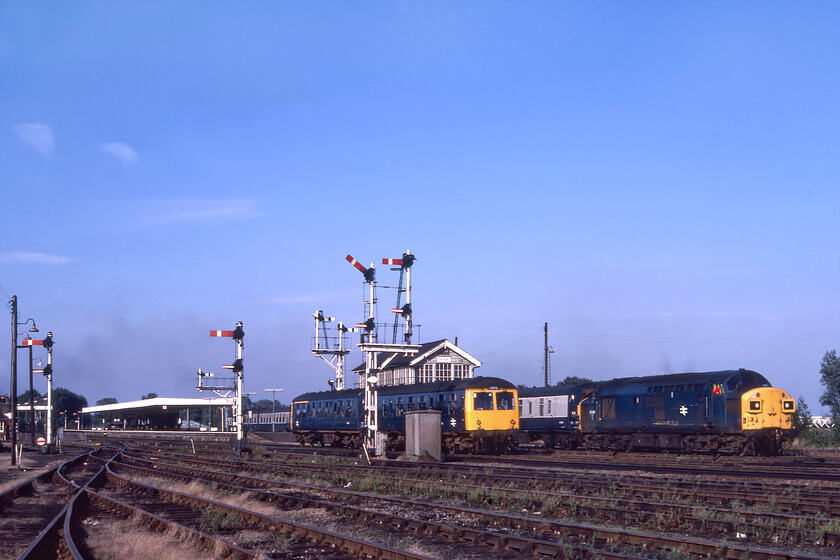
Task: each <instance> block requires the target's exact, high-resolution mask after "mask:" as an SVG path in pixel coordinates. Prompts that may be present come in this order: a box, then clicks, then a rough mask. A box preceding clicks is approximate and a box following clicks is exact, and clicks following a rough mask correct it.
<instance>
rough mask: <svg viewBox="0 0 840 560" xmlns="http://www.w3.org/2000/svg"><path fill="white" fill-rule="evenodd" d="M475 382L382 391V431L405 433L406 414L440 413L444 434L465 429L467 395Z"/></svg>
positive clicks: (419, 385)
mask: <svg viewBox="0 0 840 560" xmlns="http://www.w3.org/2000/svg"><path fill="white" fill-rule="evenodd" d="M470 381H471V380H456V381H439V382H435V383H418V384H415V385H397V386H389V387H381V388H380V389H379V392H378V397H377V399H378V403H377V404H378V405H379V429H380V430H381V431H386V432H404V431H405V413H406V412H411V411H414V410H439V411H440V421H441V430H442V431H444V432H445V431H448V430H463V429H464V392H465V390H466V388H467V387H468V386H469V382H470Z"/></svg>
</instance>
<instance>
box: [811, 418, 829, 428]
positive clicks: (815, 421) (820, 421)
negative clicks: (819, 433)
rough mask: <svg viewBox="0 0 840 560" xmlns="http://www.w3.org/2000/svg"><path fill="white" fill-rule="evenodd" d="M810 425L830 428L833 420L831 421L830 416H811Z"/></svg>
mask: <svg viewBox="0 0 840 560" xmlns="http://www.w3.org/2000/svg"><path fill="white" fill-rule="evenodd" d="M811 425H812V426H814V427H815V428H831V427H832V426H833V425H834V422H832V421H831V416H811Z"/></svg>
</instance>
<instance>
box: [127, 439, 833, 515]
mask: <svg viewBox="0 0 840 560" xmlns="http://www.w3.org/2000/svg"><path fill="white" fill-rule="evenodd" d="M130 451H131V452H132V453H137V452H139V453H140V454H143V455H154V454H152V453H149V452H148V451H145V450H142V451H141V450H134V449H132V450H130ZM158 454H162V453H158ZM166 455H168V456H174V457H177V458H179V460H183V461H193V462H195V461H202V459H197V458H196V457H195V456H192V455H183V454H177V455H173V454H171V453H167V454H166ZM215 461H217V463H216V464H219V463H226V464H229V465H235V466H236V467H237V468H238V469H247V470H251V471H258V472H272V471H276V470H278V469H281V468H282V469H286V470H288V469H298V470H307V471H321V470H323V465H322V464H320V465H313V464H299V463H295V464H290V463H288V462H285V463H278V462H270V463H263V462H256V461H250V462H248V461H241V460H229V459H216V460H215ZM483 468H484V469H487V468H488V467H483ZM330 469H331V470H332V471H333V472H334V471H339V470H349V471H352V472H354V473H357V475H360V476H366V475H368V474H370V473H375V476H380V477H382V476H387V475H386V474H384V473H387V472H391V473H404V472H405V471H406V470H407V469H408V470H412V471H415V472H412V473H410V475H411V476H414V477H426V479H427V480H431V481H434V482H435V483H437V482H438V481H442V480H444V479H445V478H449V477H452V476H458V477H462V476H463V475H462V474H459V473H458V472H457V471H452V470H450V469H449V467H445V466H444V467H442V468H436V467H435V466H429V464H426V463H413V464H408V463H400V462H390V463H387V464H385V465H382V466H375V467H370V466H367V465H340V464H339V465H330ZM441 471H443V472H441ZM494 472H495V470H494ZM563 474H567V473H558V472H556V471H552V472H549V471H544V470H538V469H529V470H527V471H524V472H523V471H522V470H516V471H514V470H512V469H510V468H509V467H503V468H502V470H501V474H499V475H493V474H487V473H476V472H475V471H471V472H468V475H467V476H468V480H470V481H472V482H474V483H477V484H479V483H484V484H493V485H494V488H497V487H498V486H496V484H497V483H498V482H499V481H500V480H502V481H504V483H505V484H508V485H509V484H510V483H511V482H512V481H516V480H519V481H521V482H522V483H523V484H527V485H528V486H529V487H532V488H533V487H535V485H536V484H537V483H538V482H540V480H541V479H545V481H546V482H547V483H549V484H552V485H554V486H557V485H558V484H559V485H561V486H564V487H566V488H569V489H570V490H569V491H574V492H578V493H584V494H586V492H585V488H584V487H583V484H584V483H585V484H587V485H589V486H591V487H593V488H596V489H598V490H599V491H600V490H601V489H603V488H614V489H616V490H619V491H622V492H625V493H626V494H627V495H628V496H627V497H625V498H624V499H633V498H643V499H645V500H646V501H649V498H650V496H655V495H658V496H660V497H665V496H667V495H669V494H674V493H675V492H676V493H679V492H683V493H685V492H689V493H691V495H692V496H694V497H702V498H704V499H705V500H706V501H707V503H709V504H713V505H716V506H725V505H726V504H730V503H736V502H738V503H742V504H746V505H751V504H766V505H767V506H770V505H772V506H773V508H775V509H779V508H781V509H784V510H786V511H788V512H794V511H796V512H797V514H798V515H802V514H805V513H809V514H813V515H817V516H819V515H826V514H831V515H838V514H840V493H838V492H840V489H831V488H820V489H819V491H814V490H809V488H810V487H806V486H802V487H800V488H796V489H795V493H796V494H797V495H796V496H795V497H793V496H790V497H786V495H789V494H790V493H791V492H792V488H793V487H792V486H791V485H781V484H779V485H777V484H770V485H769V488H768V487H767V486H768V485H767V484H766V483H765V484H763V485H762V484H759V483H749V484H746V485H741V484H736V483H732V482H731V481H723V482H714V481H698V480H696V479H678V480H672V479H668V480H663V479H662V478H661V477H652V476H644V475H638V476H634V477H633V480H632V481H630V480H623V479H621V478H619V480H616V479H615V478H612V477H604V475H600V474H593V475H589V474H587V475H586V480H580V478H579V477H578V476H577V475H576V476H575V480H573V481H571V482H570V481H568V480H565V481H564V480H563V479H561V478H560V476H561V475H563ZM348 476H349V475H348ZM625 476H626V475H622V477H625ZM458 480H459V484H462V483H463V479H461V478H459V479H458ZM639 481H647V482H648V483H649V484H640V483H639ZM832 490H834V491H832ZM588 495H589V496H596V495H594V494H591V493H590V494H588ZM590 499H591V498H590Z"/></svg>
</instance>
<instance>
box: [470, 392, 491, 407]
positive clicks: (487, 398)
mask: <svg viewBox="0 0 840 560" xmlns="http://www.w3.org/2000/svg"><path fill="white" fill-rule="evenodd" d="M473 410H493V393H478V392H476V393H474V394H473Z"/></svg>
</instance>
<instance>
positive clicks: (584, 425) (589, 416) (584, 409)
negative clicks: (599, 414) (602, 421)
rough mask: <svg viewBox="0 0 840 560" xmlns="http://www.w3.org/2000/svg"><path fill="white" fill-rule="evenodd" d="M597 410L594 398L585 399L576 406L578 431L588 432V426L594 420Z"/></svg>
mask: <svg viewBox="0 0 840 560" xmlns="http://www.w3.org/2000/svg"><path fill="white" fill-rule="evenodd" d="M596 408H597V401H596V400H595V397H587V398H585V399H583V400H582V401H580V404H579V405H578V415H579V418H580V431H582V432H588V431H589V430H590V426H591V425H592V424H593V423H594V420H595V409H596Z"/></svg>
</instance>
